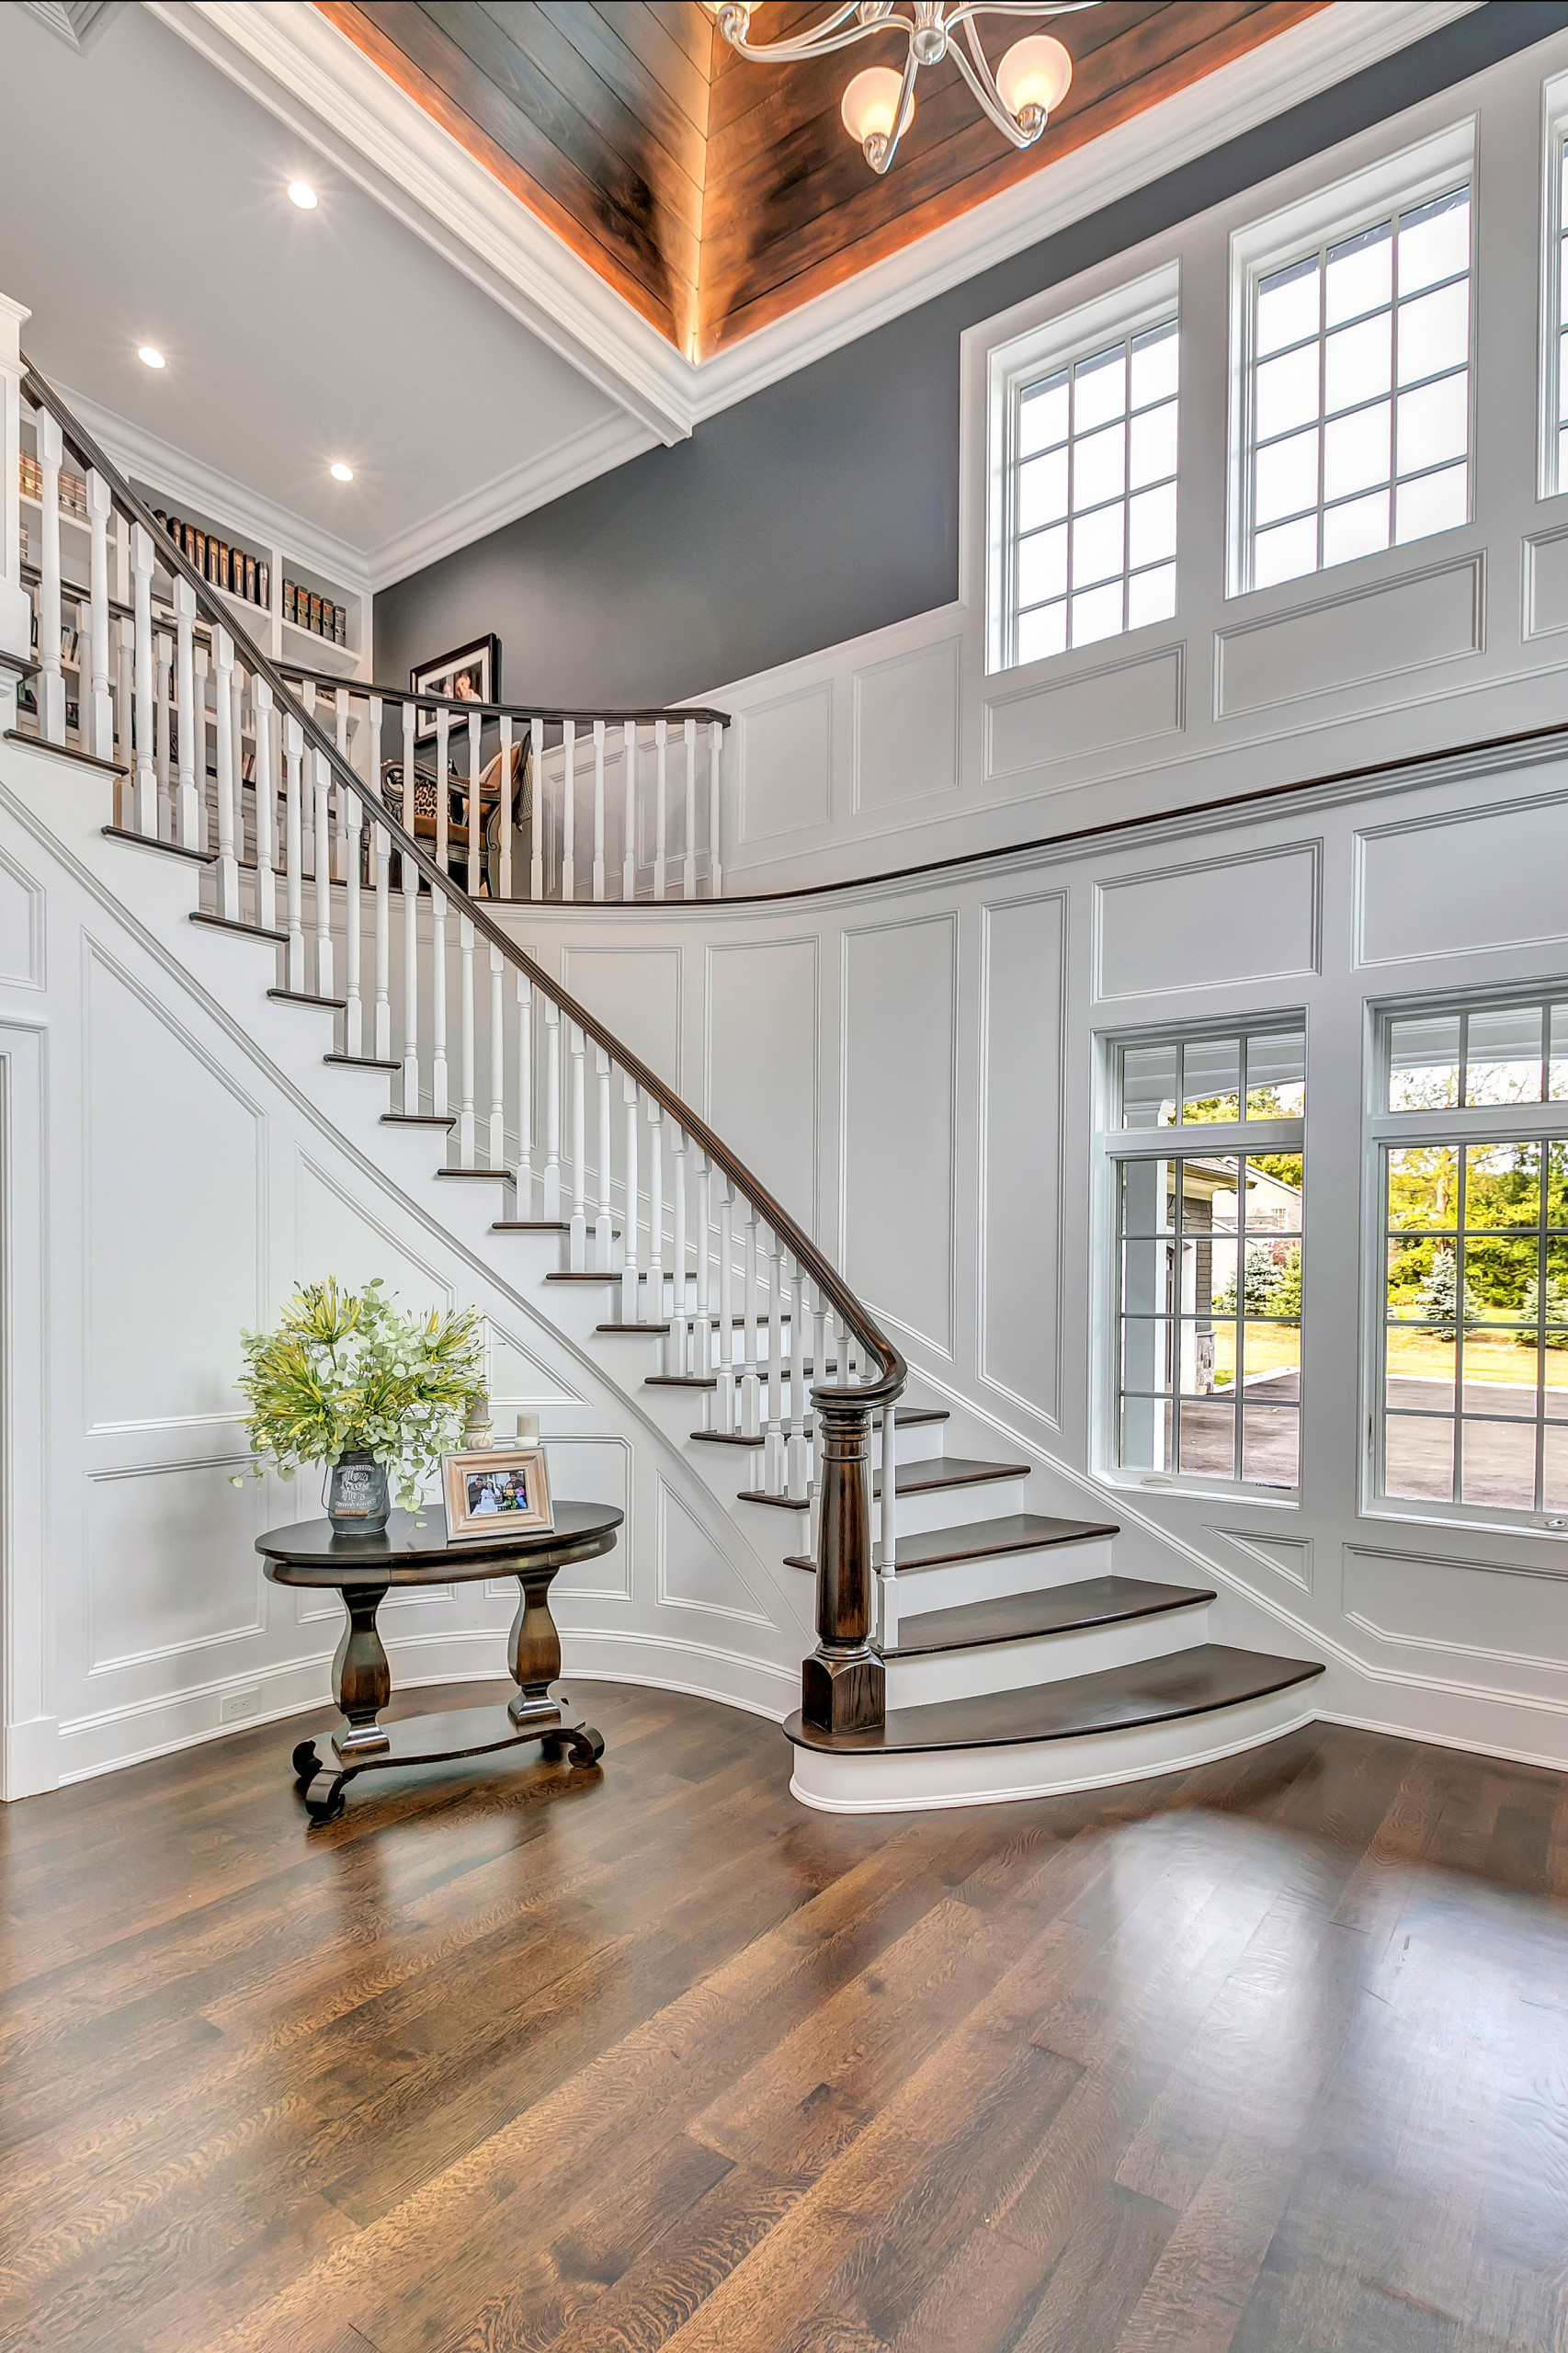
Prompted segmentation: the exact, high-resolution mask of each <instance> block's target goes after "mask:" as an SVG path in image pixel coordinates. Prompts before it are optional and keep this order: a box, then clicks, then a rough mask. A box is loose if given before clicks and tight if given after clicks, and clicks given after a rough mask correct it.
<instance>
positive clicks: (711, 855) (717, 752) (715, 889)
mask: <svg viewBox="0 0 1568 2353" xmlns="http://www.w3.org/2000/svg"><path fill="white" fill-rule="evenodd" d="M723 748H724V731H723V729H722V727H721V726H720V724H719V722H718V721H717V720H716V719H710V721H709V722H708V895H709V897H710V899H717V898H722V895H723V890H724V873H723V868H722V865H721V863H720V858H719V811H720V807H721V801H720V786H721V783H722V755H723Z"/></svg>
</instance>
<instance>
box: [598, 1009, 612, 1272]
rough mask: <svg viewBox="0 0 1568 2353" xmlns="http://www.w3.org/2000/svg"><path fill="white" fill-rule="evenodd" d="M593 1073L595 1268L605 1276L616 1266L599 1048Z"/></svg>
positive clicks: (605, 1064)
mask: <svg viewBox="0 0 1568 2353" xmlns="http://www.w3.org/2000/svg"><path fill="white" fill-rule="evenodd" d="M594 1074H595V1076H596V1077H597V1080H598V1098H599V1103H598V1108H599V1177H598V1183H599V1199H598V1212H597V1216H596V1217H595V1219H594V1265H595V1266H596V1267H600V1268H602V1269H603V1271H604V1272H605V1273H606V1274H608V1272H609V1270H610V1267H612V1266H613V1265H614V1263H615V1238H614V1234H615V1230H614V1227H613V1225H612V1223H611V1219H610V1202H609V1195H610V1176H611V1170H610V1152H611V1144H610V1129H611V1124H612V1122H611V1117H610V1098H609V1056H608V1053H607V1052H606V1051H605V1049H604V1048H603V1047H602V1046H596V1047H595V1048H594Z"/></svg>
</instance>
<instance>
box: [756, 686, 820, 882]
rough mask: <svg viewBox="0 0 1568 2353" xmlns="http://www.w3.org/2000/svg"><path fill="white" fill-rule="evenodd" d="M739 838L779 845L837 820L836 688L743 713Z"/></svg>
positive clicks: (805, 691) (802, 692)
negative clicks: (791, 836) (789, 837)
mask: <svg viewBox="0 0 1568 2353" xmlns="http://www.w3.org/2000/svg"><path fill="white" fill-rule="evenodd" d="M736 733H738V734H739V736H740V747H739V767H740V786H739V800H740V815H741V823H740V838H741V841H742V842H743V844H749V843H752V842H767V841H777V840H778V839H779V838H780V836H781V835H786V834H801V833H811V832H814V831H815V830H816V829H817V827H819V826H822V825H826V824H831V823H832V819H833V686H832V683H831V681H830V680H826V679H824V680H822V681H820V682H819V683H818V684H816V685H814V686H810V687H802V688H799V689H798V690H797V691H796V692H795V693H793V694H788V695H780V696H778V698H777V699H776V700H774V701H773V702H764V703H758V704H757V706H756V709H755V710H745V711H742V712H741V713H740V716H739V722H738V725H737V728H736Z"/></svg>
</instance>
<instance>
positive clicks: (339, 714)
mask: <svg viewBox="0 0 1568 2353" xmlns="http://www.w3.org/2000/svg"><path fill="white" fill-rule="evenodd" d="M333 701H334V705H335V712H334V716H335V722H336V724H335V733H334V741H335V744H336V745H337V756H338V758H339V759H340V760H343V761H344V762H346V763H347V758H348V689H347V687H339V688H337V690H336V692H335V695H334V697H333ZM350 801H354V803H355V806H356V807H358V796H357V795H356V794H354V793H353V792H351V791H349V790H347V787H345V786H343V785H341V784H340V785H339V786H338V787H337V840H336V842H335V845H334V848H333V856H332V863H331V865H330V866H329V868H328V872H329V873H330V875H331V876H332V879H333V881H335V882H347V880H348V804H349V802H350Z"/></svg>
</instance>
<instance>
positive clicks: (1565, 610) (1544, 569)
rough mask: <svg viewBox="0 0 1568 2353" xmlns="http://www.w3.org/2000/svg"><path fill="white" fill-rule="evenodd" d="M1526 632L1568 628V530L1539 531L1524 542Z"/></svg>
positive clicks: (1551, 634)
mask: <svg viewBox="0 0 1568 2353" xmlns="http://www.w3.org/2000/svg"><path fill="white" fill-rule="evenodd" d="M1524 554H1525V635H1526V636H1527V637H1554V636H1555V635H1556V634H1557V632H1558V631H1559V630H1564V629H1568V529H1564V530H1561V531H1537V532H1536V533H1535V534H1534V535H1533V536H1532V537H1531V538H1529V539H1528V540H1526V541H1525V543H1524Z"/></svg>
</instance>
